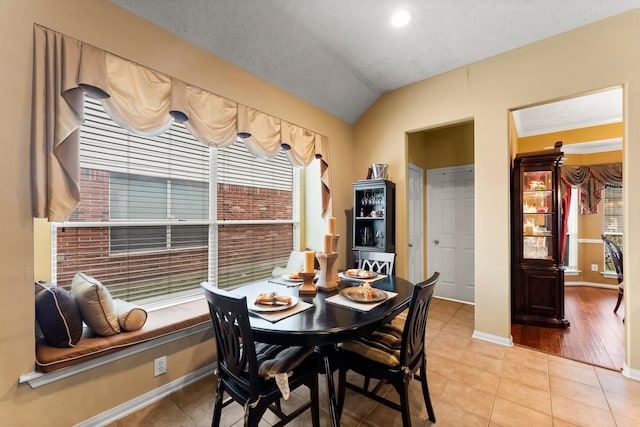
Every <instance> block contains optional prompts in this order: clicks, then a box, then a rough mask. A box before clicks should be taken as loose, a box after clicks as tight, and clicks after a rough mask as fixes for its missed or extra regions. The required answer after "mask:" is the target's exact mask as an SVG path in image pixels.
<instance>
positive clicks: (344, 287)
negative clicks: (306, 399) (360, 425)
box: [232, 274, 414, 426]
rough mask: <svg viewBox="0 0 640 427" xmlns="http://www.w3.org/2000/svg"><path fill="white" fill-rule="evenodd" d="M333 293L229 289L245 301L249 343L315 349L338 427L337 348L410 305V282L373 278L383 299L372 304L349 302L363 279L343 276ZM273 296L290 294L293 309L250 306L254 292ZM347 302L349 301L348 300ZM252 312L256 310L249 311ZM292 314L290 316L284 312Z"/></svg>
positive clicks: (277, 287)
mask: <svg viewBox="0 0 640 427" xmlns="http://www.w3.org/2000/svg"><path fill="white" fill-rule="evenodd" d="M341 276H342V278H341V279H340V280H339V283H338V289H336V290H333V291H330V292H326V291H322V290H318V292H317V293H316V294H315V295H300V294H299V293H298V289H299V287H300V286H298V285H297V284H296V283H295V282H293V283H289V282H286V281H282V280H263V281H259V282H255V283H250V284H247V285H244V286H240V287H238V288H234V289H233V290H232V292H233V293H235V294H238V295H243V296H246V297H247V305H248V306H249V313H250V316H249V317H250V319H249V321H250V324H251V329H252V332H253V336H254V339H255V340H256V341H259V342H265V343H269V344H280V345H289V346H314V347H315V348H316V350H317V351H318V352H319V354H320V355H321V360H322V366H321V370H322V371H323V372H324V373H326V382H327V396H328V404H329V414H330V416H331V422H332V425H333V426H339V425H340V422H339V419H338V414H337V402H336V394H335V387H334V381H333V375H332V372H333V371H334V364H335V362H334V361H333V360H332V359H333V355H335V348H336V346H337V344H339V343H340V342H343V341H347V340H351V339H356V338H359V337H362V336H365V335H367V334H369V333H370V332H372V331H373V330H375V329H376V328H378V327H380V326H381V325H383V324H385V323H387V322H389V321H391V320H392V319H393V318H394V317H396V316H397V315H398V314H400V313H401V312H402V311H403V310H405V309H406V308H408V307H409V303H410V300H411V296H412V293H413V288H414V284H413V283H411V282H410V281H408V280H405V279H403V278H400V277H398V276H392V275H388V276H387V275H377V276H376V277H375V278H374V279H372V280H371V281H368V282H367V283H369V284H370V286H371V288H372V290H373V291H374V292H376V295H380V294H382V295H384V296H385V297H384V299H382V298H380V299H382V300H381V301H375V302H374V303H371V304H369V303H367V302H362V301H360V300H357V301H355V302H354V301H353V300H351V298H350V297H351V295H352V293H351V292H352V291H356V290H355V289H350V288H354V287H361V286H362V285H363V283H364V281H363V280H359V279H352V278H349V277H346V276H344V275H342V274H341ZM263 293H267V294H270V293H276V294H277V295H283V296H287V295H288V296H291V297H293V298H294V300H295V302H296V304H295V306H294V307H291V308H288V309H286V310H284V309H283V310H281V311H279V312H276V313H279V314H276V313H273V314H276V316H275V317H270V316H273V314H272V313H269V312H267V313H265V312H261V310H260V309H259V308H257V307H256V305H255V304H253V302H254V301H255V298H256V297H257V295H259V294H263ZM349 300H351V301H349ZM252 308H253V309H255V310H252ZM289 313H291V314H289Z"/></svg>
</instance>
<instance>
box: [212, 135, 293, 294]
mask: <svg viewBox="0 0 640 427" xmlns="http://www.w3.org/2000/svg"><path fill="white" fill-rule="evenodd" d="M217 154H218V163H217V165H218V167H217V170H216V174H217V180H218V212H217V213H218V221H219V227H218V248H219V249H218V274H217V276H218V286H220V287H228V286H232V285H236V284H240V283H246V282H248V281H251V280H257V279H261V278H266V277H270V276H271V272H272V270H273V268H274V267H276V266H281V265H285V264H286V262H287V259H288V257H289V254H290V252H291V250H292V248H293V232H294V224H293V222H294V217H293V174H294V173H293V167H292V166H291V164H290V163H289V161H288V160H287V158H286V156H285V155H284V153H283V152H280V153H278V155H277V156H276V157H274V158H273V159H268V160H264V159H258V158H256V157H254V156H253V155H251V154H250V153H249V152H248V151H247V150H246V148H245V147H244V145H243V144H242V143H240V142H236V143H234V144H233V145H231V146H229V147H226V148H224V149H220V150H218V153H217Z"/></svg>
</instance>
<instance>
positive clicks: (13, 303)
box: [0, 0, 354, 427]
mask: <svg viewBox="0 0 640 427" xmlns="http://www.w3.org/2000/svg"><path fill="white" fill-rule="evenodd" d="M0 16H2V18H1V19H2V26H1V27H2V36H3V37H2V38H0V55H1V57H2V58H3V60H2V61H3V62H2V63H3V67H2V71H1V73H2V74H1V75H2V79H0V81H1V82H2V83H0V84H1V85H2V91H1V92H2V94H3V100H4V101H3V102H2V103H0V127H1V128H2V129H3V135H2V140H3V155H2V156H1V157H0V174H1V177H2V178H1V182H2V186H1V187H0V188H1V190H0V191H1V193H0V197H1V198H2V201H3V208H2V210H0V227H1V228H0V234H1V235H2V244H1V247H0V259H1V260H2V269H0V271H1V273H0V275H1V280H0V284H1V286H2V291H3V295H4V297H5V301H7V302H8V303H7V304H5V305H4V306H3V308H2V310H0V321H1V323H2V324H3V325H5V327H4V328H2V330H1V331H0V354H1V355H2V356H1V358H0V425H3V426H4V425H11V426H20V427H22V426H45V425H73V424H75V423H78V422H81V421H83V420H85V419H88V418H90V417H93V416H95V415H97V414H99V413H101V412H103V411H105V410H108V409H110V408H112V407H114V406H116V405H119V404H121V403H123V402H126V401H128V400H130V399H132V398H133V397H136V396H139V395H141V394H143V393H146V392H148V391H150V390H152V389H154V388H157V387H159V386H161V385H163V384H166V383H168V382H170V381H172V380H175V379H177V378H180V377H182V376H184V375H186V374H187V373H189V372H191V371H193V370H195V369H197V368H199V367H202V366H205V365H206V364H208V363H211V362H212V360H213V349H212V346H211V341H210V337H209V336H205V335H203V334H198V335H196V336H193V337H189V338H186V339H183V340H180V341H179V342H177V343H174V344H169V345H165V346H162V347H159V348H156V349H154V350H153V351H149V352H146V353H143V354H139V355H136V356H132V357H128V358H126V359H124V360H121V361H118V362H114V363H111V364H109V365H106V366H103V367H101V368H98V369H94V370H92V371H90V372H86V373H83V374H79V375H76V376H73V377H71V378H69V379H66V380H62V381H58V382H55V383H53V384H50V385H46V386H43V387H41V388H38V389H31V388H30V387H29V386H28V385H26V384H23V385H19V384H18V377H19V376H20V375H22V374H25V373H28V372H31V371H32V370H33V369H34V338H33V336H34V308H33V307H34V306H33V304H34V296H33V285H32V284H33V280H34V262H33V259H34V251H35V250H34V244H33V229H34V225H33V220H32V216H31V203H30V196H29V194H30V172H29V150H30V148H29V135H30V130H29V127H30V114H31V73H32V51H33V25H34V23H37V24H40V25H42V26H45V27H48V28H51V29H53V30H56V31H59V32H61V33H64V34H66V35H68V36H71V37H75V38H77V39H80V40H82V41H84V42H87V43H90V44H93V45H95V46H97V47H99V48H102V49H105V50H107V51H110V52H112V53H114V54H116V55H120V56H123V57H125V58H127V59H130V60H132V61H135V62H138V63H140V64H142V65H145V66H148V67H150V68H153V69H155V70H158V71H160V72H163V73H166V74H168V75H171V76H174V77H176V78H179V79H181V80H184V81H186V82H189V83H192V84H194V85H197V86H200V87H202V88H204V89H205V90H209V91H212V92H214V93H217V94H219V95H222V96H225V97H228V98H231V99H233V100H236V101H238V102H241V103H244V104H246V105H249V106H252V107H255V108H258V109H260V110H262V111H265V112H267V113H269V114H272V115H274V116H277V117H280V118H282V119H285V120H288V121H290V122H292V123H296V124H298V125H300V126H303V127H305V128H308V129H311V130H314V131H316V132H318V133H321V134H324V135H326V136H327V137H328V138H329V144H330V166H331V173H332V176H331V178H332V182H333V183H336V185H335V187H333V188H332V195H333V199H334V208H335V212H343V210H344V208H345V207H348V206H350V205H351V198H352V195H351V185H350V183H351V182H352V181H353V180H354V175H353V172H352V167H351V162H350V159H352V158H353V157H354V156H353V147H352V137H353V134H352V132H353V129H352V126H351V125H349V124H347V123H345V122H343V121H341V120H339V119H337V118H336V117H335V116H332V115H330V114H327V113H324V112H322V111H321V110H319V109H318V108H316V107H313V106H311V105H310V104H308V103H305V102H302V101H301V100H299V99H298V98H295V97H293V96H292V95H290V94H288V93H286V92H284V91H282V90H279V89H277V88H275V87H274V86H272V85H270V84H268V83H266V82H264V81H262V80H260V79H258V78H256V77H254V76H252V75H250V74H248V73H246V72H244V71H242V70H240V69H238V68H236V67H234V66H232V65H230V64H228V63H226V62H223V61H221V60H220V59H218V58H216V57H214V56H212V55H209V54H206V53H205V52H204V51H203V50H201V49H199V48H196V47H194V46H193V45H190V44H188V43H187V42H185V41H183V40H181V39H179V38H177V37H176V36H174V35H172V34H170V33H168V32H166V31H164V30H161V29H159V28H158V27H156V26H154V25H152V24H151V23H149V22H146V21H143V20H141V19H140V18H138V17H136V16H135V15H133V14H131V13H129V12H127V11H125V10H124V9H121V8H119V7H117V6H115V5H114V4H112V3H110V2H109V1H107V0H92V1H84V0H56V1H51V0H22V1H14V0H5V1H0ZM341 183H348V184H347V185H342V184H341ZM338 184H340V185H338ZM336 217H337V228H338V232H339V233H341V234H343V235H345V234H346V233H345V230H346V228H345V227H346V225H345V219H344V215H336ZM310 220H311V221H316V220H318V221H320V219H319V218H311V219H310ZM323 228H324V227H323ZM38 252H40V249H39V250H38ZM45 252H46V249H45ZM42 256H47V255H46V253H45V254H44V255H42ZM344 258H345V257H344V255H343V254H341V259H342V261H341V262H342V263H343V264H344ZM339 262H340V261H339ZM161 354H166V355H167V356H168V363H167V366H168V373H167V375H163V376H161V377H157V378H153V376H152V360H153V358H154V357H157V356H158V355H161Z"/></svg>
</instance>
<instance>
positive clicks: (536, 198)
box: [522, 170, 555, 259]
mask: <svg viewBox="0 0 640 427" xmlns="http://www.w3.org/2000/svg"><path fill="white" fill-rule="evenodd" d="M522 184H523V185H522V203H523V206H522V216H523V218H522V234H523V236H522V237H523V239H522V243H523V247H522V254H523V257H524V258H529V259H553V258H554V257H555V254H554V252H553V251H554V237H555V236H554V235H553V232H552V230H553V221H554V214H555V212H552V210H553V172H552V171H549V170H547V171H533V172H523V180H522Z"/></svg>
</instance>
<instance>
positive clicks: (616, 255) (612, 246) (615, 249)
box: [600, 234, 624, 313]
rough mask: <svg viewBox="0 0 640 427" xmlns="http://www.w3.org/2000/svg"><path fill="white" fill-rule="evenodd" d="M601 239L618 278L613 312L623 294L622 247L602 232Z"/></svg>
mask: <svg viewBox="0 0 640 427" xmlns="http://www.w3.org/2000/svg"><path fill="white" fill-rule="evenodd" d="M600 237H602V241H603V242H604V246H605V247H606V248H607V252H609V256H610V257H611V262H612V263H613V267H614V268H615V270H616V276H617V279H618V301H617V302H616V307H615V308H614V309H613V312H614V313H617V312H618V309H619V308H620V303H622V297H623V296H624V281H623V279H624V277H623V274H622V249H620V246H619V245H618V244H617V243H616V242H614V241H613V240H611V239H609V238H608V237H607V236H605V235H604V234H602V235H601V236H600Z"/></svg>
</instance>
